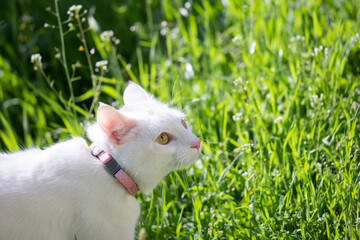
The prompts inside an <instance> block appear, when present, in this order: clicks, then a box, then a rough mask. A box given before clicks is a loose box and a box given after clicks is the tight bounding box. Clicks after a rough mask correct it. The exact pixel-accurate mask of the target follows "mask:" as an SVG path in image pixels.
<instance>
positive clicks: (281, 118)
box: [274, 115, 283, 124]
mask: <svg viewBox="0 0 360 240" xmlns="http://www.w3.org/2000/svg"><path fill="white" fill-rule="evenodd" d="M281 120H283V116H282V115H280V116H279V117H278V118H276V119H275V120H274V123H275V124H277V123H279V122H280V121H281Z"/></svg>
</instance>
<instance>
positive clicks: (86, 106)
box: [0, 0, 360, 239]
mask: <svg viewBox="0 0 360 240" xmlns="http://www.w3.org/2000/svg"><path fill="white" fill-rule="evenodd" d="M222 3H226V4H225V5H223V4H222ZM59 4H60V12H62V11H64V12H65V11H66V9H62V7H61V6H62V5H61V4H62V3H61V2H59ZM142 4H143V7H144V9H145V10H144V11H145V13H146V19H145V20H144V21H139V22H138V23H137V24H135V25H134V26H133V28H132V29H133V30H135V32H134V34H136V36H137V37H138V38H137V41H136V51H135V52H134V54H133V55H132V57H130V58H129V57H126V56H124V55H123V54H122V52H121V50H119V49H120V46H121V44H122V43H121V42H120V44H119V45H116V44H115V43H114V40H112V39H110V40H106V39H105V40H104V39H101V38H100V33H101V32H96V31H94V30H89V31H86V29H87V27H88V24H87V23H86V22H85V23H82V27H83V30H81V29H80V28H79V27H76V30H74V32H70V33H68V34H66V35H65V36H61V37H63V38H64V39H65V43H64V45H65V46H64V49H65V51H62V50H61V46H56V47H58V48H59V49H60V50H59V52H60V53H61V55H60V58H63V56H65V57H66V54H67V55H71V54H78V56H79V59H80V60H79V61H80V64H77V65H76V64H73V65H71V64H72V63H69V64H68V65H67V68H68V69H67V70H66V71H68V74H64V76H68V78H64V79H67V80H64V79H59V78H57V76H56V74H55V73H53V72H52V71H55V70H54V68H52V67H51V66H53V64H48V66H47V67H46V66H45V65H44V67H43V71H44V72H43V73H44V74H43V75H44V76H45V78H43V77H42V76H41V71H37V72H36V73H37V75H31V74H30V73H29V74H27V75H25V76H34V77H33V78H31V77H29V78H27V77H22V76H19V75H18V74H16V72H15V71H13V70H12V68H11V67H10V66H9V64H8V63H7V61H6V60H5V59H4V58H3V57H1V56H0V76H1V80H0V101H1V106H0V107H1V112H0V126H1V129H0V130H1V131H0V147H1V148H2V149H8V150H16V149H18V148H19V147H20V146H24V147H30V146H34V145H37V146H46V145H49V144H52V143H54V142H57V141H59V140H61V139H64V138H68V137H69V136H71V135H83V132H82V130H81V129H82V128H81V122H84V121H89V120H91V117H92V116H93V114H94V111H93V108H94V104H95V103H96V102H97V101H98V100H99V99H100V100H101V101H104V102H108V103H111V102H113V101H116V102H115V105H116V106H121V104H122V99H121V95H122V92H123V90H124V87H125V86H126V84H127V81H128V80H129V79H130V80H132V81H135V82H137V83H140V84H141V85H142V86H143V87H144V88H146V89H147V90H148V91H149V92H151V93H152V94H154V95H155V96H157V97H158V98H159V99H160V100H161V101H163V102H169V103H171V105H172V106H175V107H181V108H182V109H184V111H185V112H186V113H187V121H188V122H189V123H190V125H191V126H192V128H193V132H194V133H195V134H196V135H198V136H199V137H200V138H201V139H202V147H203V151H202V154H201V156H200V159H199V160H198V161H197V162H196V163H195V164H194V165H193V166H191V167H189V168H187V169H184V170H179V171H177V172H172V173H170V174H169V176H168V177H166V179H164V181H162V182H161V184H160V185H159V186H158V187H157V188H156V189H155V190H154V191H153V193H152V195H151V196H144V195H141V194H140V195H138V197H137V198H138V200H139V201H140V203H141V207H142V215H141V218H140V221H139V223H138V232H139V236H140V238H141V239H143V238H144V237H145V236H146V238H147V239H358V238H360V226H359V225H360V209H359V197H360V191H359V187H360V185H359V183H360V179H359V177H360V171H359V170H360V148H359V145H360V143H359V141H360V131H359V130H360V122H359V117H360V78H359V77H360V37H359V27H360V22H359V19H360V12H359V9H360V2H359V1H356V0H354V1H330V0H326V1H319V0H311V1H285V0H277V1H271V0H269V1H260V0H253V1H240V0H239V1H235V0H228V1H194V2H191V6H190V7H189V9H187V10H186V12H185V9H186V7H185V3H184V2H183V1H180V0H176V1H164V2H162V3H159V2H157V1H154V2H153V3H151V1H146V2H145V3H142ZM187 7H188V6H187ZM180 8H183V9H182V10H181V11H180ZM127 10H129V9H127V8H126V5H124V6H123V8H119V9H117V11H118V14H122V11H127ZM82 11H83V9H82V10H81V12H82ZM134 14H138V13H136V12H135V13H134ZM87 16H88V15H87V14H85V17H87ZM54 18H55V17H54ZM64 20H65V19H62V21H64ZM72 21H73V22H74V23H75V20H74V19H73V20H72ZM54 23H56V20H54ZM55 25H56V24H55ZM66 26H67V25H64V26H63V27H64V32H66V31H67V29H68V28H67V27H66ZM105 29H107V28H105ZM45 30H46V31H53V32H52V33H53V34H58V35H57V36H58V37H60V36H59V33H58V30H51V29H45ZM81 31H84V32H83V34H84V35H85V37H84V38H86V42H87V48H88V50H86V49H84V45H82V49H80V50H81V51H80V52H76V53H73V52H70V51H69V50H67V49H69V45H76V46H81V42H80V40H78V41H77V42H76V41H72V42H69V41H68V40H67V39H68V37H69V36H70V35H69V34H73V35H75V34H76V33H81ZM114 34H115V36H116V37H117V38H120V39H122V38H126V36H122V33H121V32H116V31H114ZM80 35H81V34H80ZM80 38H81V36H80ZM48 44H50V47H51V48H53V47H55V46H53V45H51V42H50V43H48ZM122 47H124V46H122ZM125 47H126V46H125ZM91 48H95V49H96V54H95V55H91V54H90V53H89V51H90V50H89V49H91ZM39 51H40V53H41V49H39ZM34 53H35V52H34ZM64 53H65V55H63V54H64ZM89 59H90V60H89ZM100 59H105V60H107V61H108V65H107V67H108V69H109V72H105V71H98V72H96V71H95V72H94V77H93V78H90V77H89V76H90V75H89V72H90V71H93V70H91V69H92V68H89V65H91V66H92V67H93V68H95V62H96V61H98V60H100ZM19 61H20V60H19ZM29 61H30V60H29ZM42 61H43V62H44V63H46V62H50V61H58V60H57V59H56V58H55V57H53V58H52V59H42ZM60 62H62V63H63V62H64V61H58V62H57V63H58V64H59V65H60V64H61V63H60ZM129 64H131V67H130V65H129ZM190 66H191V67H190ZM191 69H192V70H191ZM63 71H64V68H63ZM84 76H88V77H87V78H86V77H84ZM52 81H54V83H52ZM59 82H64V84H63V85H64V86H67V84H68V83H69V84H68V85H69V87H63V88H61V86H63V85H61V83H59ZM81 85H85V86H88V87H87V88H81V87H79V86H81ZM59 86H60V88H61V89H62V91H59V90H57V89H58V88H59ZM72 87H73V88H72ZM73 94H74V95H73Z"/></svg>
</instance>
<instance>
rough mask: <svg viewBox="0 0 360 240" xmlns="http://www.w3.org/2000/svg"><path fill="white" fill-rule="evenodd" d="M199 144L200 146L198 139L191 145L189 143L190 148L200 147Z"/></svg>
mask: <svg viewBox="0 0 360 240" xmlns="http://www.w3.org/2000/svg"><path fill="white" fill-rule="evenodd" d="M200 146H201V140H200V139H197V140H196V141H195V142H194V144H193V145H191V148H196V149H197V150H199V149H200Z"/></svg>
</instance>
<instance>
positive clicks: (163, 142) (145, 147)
mask: <svg viewBox="0 0 360 240" xmlns="http://www.w3.org/2000/svg"><path fill="white" fill-rule="evenodd" d="M123 97H124V103H125V106H123V107H122V108H121V109H120V110H116V109H114V108H112V107H110V106H107V105H104V104H101V105H100V107H99V109H98V112H97V123H95V124H93V125H91V126H90V127H88V129H87V136H88V138H89V139H90V140H91V141H92V142H93V143H95V144H96V146H95V147H93V150H92V151H91V150H90V148H89V146H88V145H87V143H86V141H85V140H84V139H82V138H78V137H77V138H72V139H71V140H68V141H65V142H61V143H58V144H55V145H53V146H51V147H49V148H47V149H45V150H40V149H30V150H25V151H20V152H17V153H14V154H0V239H11V240H14V239H18V240H25V239H29V240H30V239H31V240H45V239H46V240H49V239H51V240H56V239H59V240H67V239H75V236H76V238H77V239H79V240H83V239H86V240H91V239H96V240H98V239H104V240H113V239H114V240H115V239H126V240H127V239H134V237H135V225H136V222H137V218H138V216H139V214H140V206H139V203H138V202H137V200H136V198H135V197H134V196H132V195H135V193H136V191H137V188H139V189H140V191H141V192H142V193H144V194H149V193H150V192H151V190H152V189H153V188H154V187H155V186H156V185H157V184H158V183H159V181H160V180H161V179H162V178H163V177H164V176H165V175H166V174H167V173H169V172H170V171H172V170H174V169H177V168H180V167H184V166H187V165H190V164H191V163H193V162H194V161H195V159H196V158H197V156H198V154H199V151H200V140H199V139H198V138H197V137H196V136H194V135H193V133H192V132H191V130H190V127H189V126H188V125H187V124H186V122H185V121H184V120H183V118H184V114H183V113H181V112H180V111H178V110H175V109H171V108H169V107H168V106H166V105H164V104H162V103H160V102H158V101H157V100H156V99H154V97H152V96H151V95H149V94H147V93H146V92H145V90H144V89H142V88H141V87H140V86H139V85H137V84H135V83H130V84H129V86H128V87H127V88H126V90H125V92H124V96H123ZM101 150H103V151H104V152H101ZM100 152H101V154H100V155H99V156H98V157H99V158H101V159H102V161H100V160H99V159H98V158H97V157H95V156H94V155H97V154H98V153H100ZM107 153H108V154H109V155H111V156H112V159H113V160H111V161H110V163H108V165H106V166H107V168H109V171H110V172H111V171H116V172H117V173H116V174H118V175H116V174H115V175H116V177H117V178H118V179H119V180H118V179H117V178H115V177H114V176H112V175H114V172H113V173H112V174H110V173H108V172H107V171H106V169H105V168H104V163H103V162H104V161H105V162H106V161H108V160H110V158H109V155H107ZM93 154H94V155H93ZM114 160H116V162H117V163H118V165H119V166H121V168H122V169H123V170H120V171H118V170H119V168H118V167H119V166H118V165H116V162H114ZM110 165H111V166H110ZM119 172H120V174H119ZM128 176H129V177H128ZM120 181H121V182H122V183H121V182H120ZM135 183H136V184H135Z"/></svg>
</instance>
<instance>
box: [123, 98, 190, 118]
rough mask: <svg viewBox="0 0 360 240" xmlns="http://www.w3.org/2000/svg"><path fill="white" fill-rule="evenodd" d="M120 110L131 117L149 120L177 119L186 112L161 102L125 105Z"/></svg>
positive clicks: (182, 116)
mask: <svg viewBox="0 0 360 240" xmlns="http://www.w3.org/2000/svg"><path fill="white" fill-rule="evenodd" d="M120 112H122V113H124V114H125V115H128V116H129V117H130V118H136V119H148V120H149V121H151V120H155V121H160V122H164V121H177V120H181V119H183V118H184V117H185V114H184V113H183V112H182V111H180V110H178V109H175V108H170V107H168V106H167V105H166V104H163V103H160V102H149V103H146V102H143V103H139V104H136V105H131V106H126V105H125V106H124V107H122V108H121V109H120Z"/></svg>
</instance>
